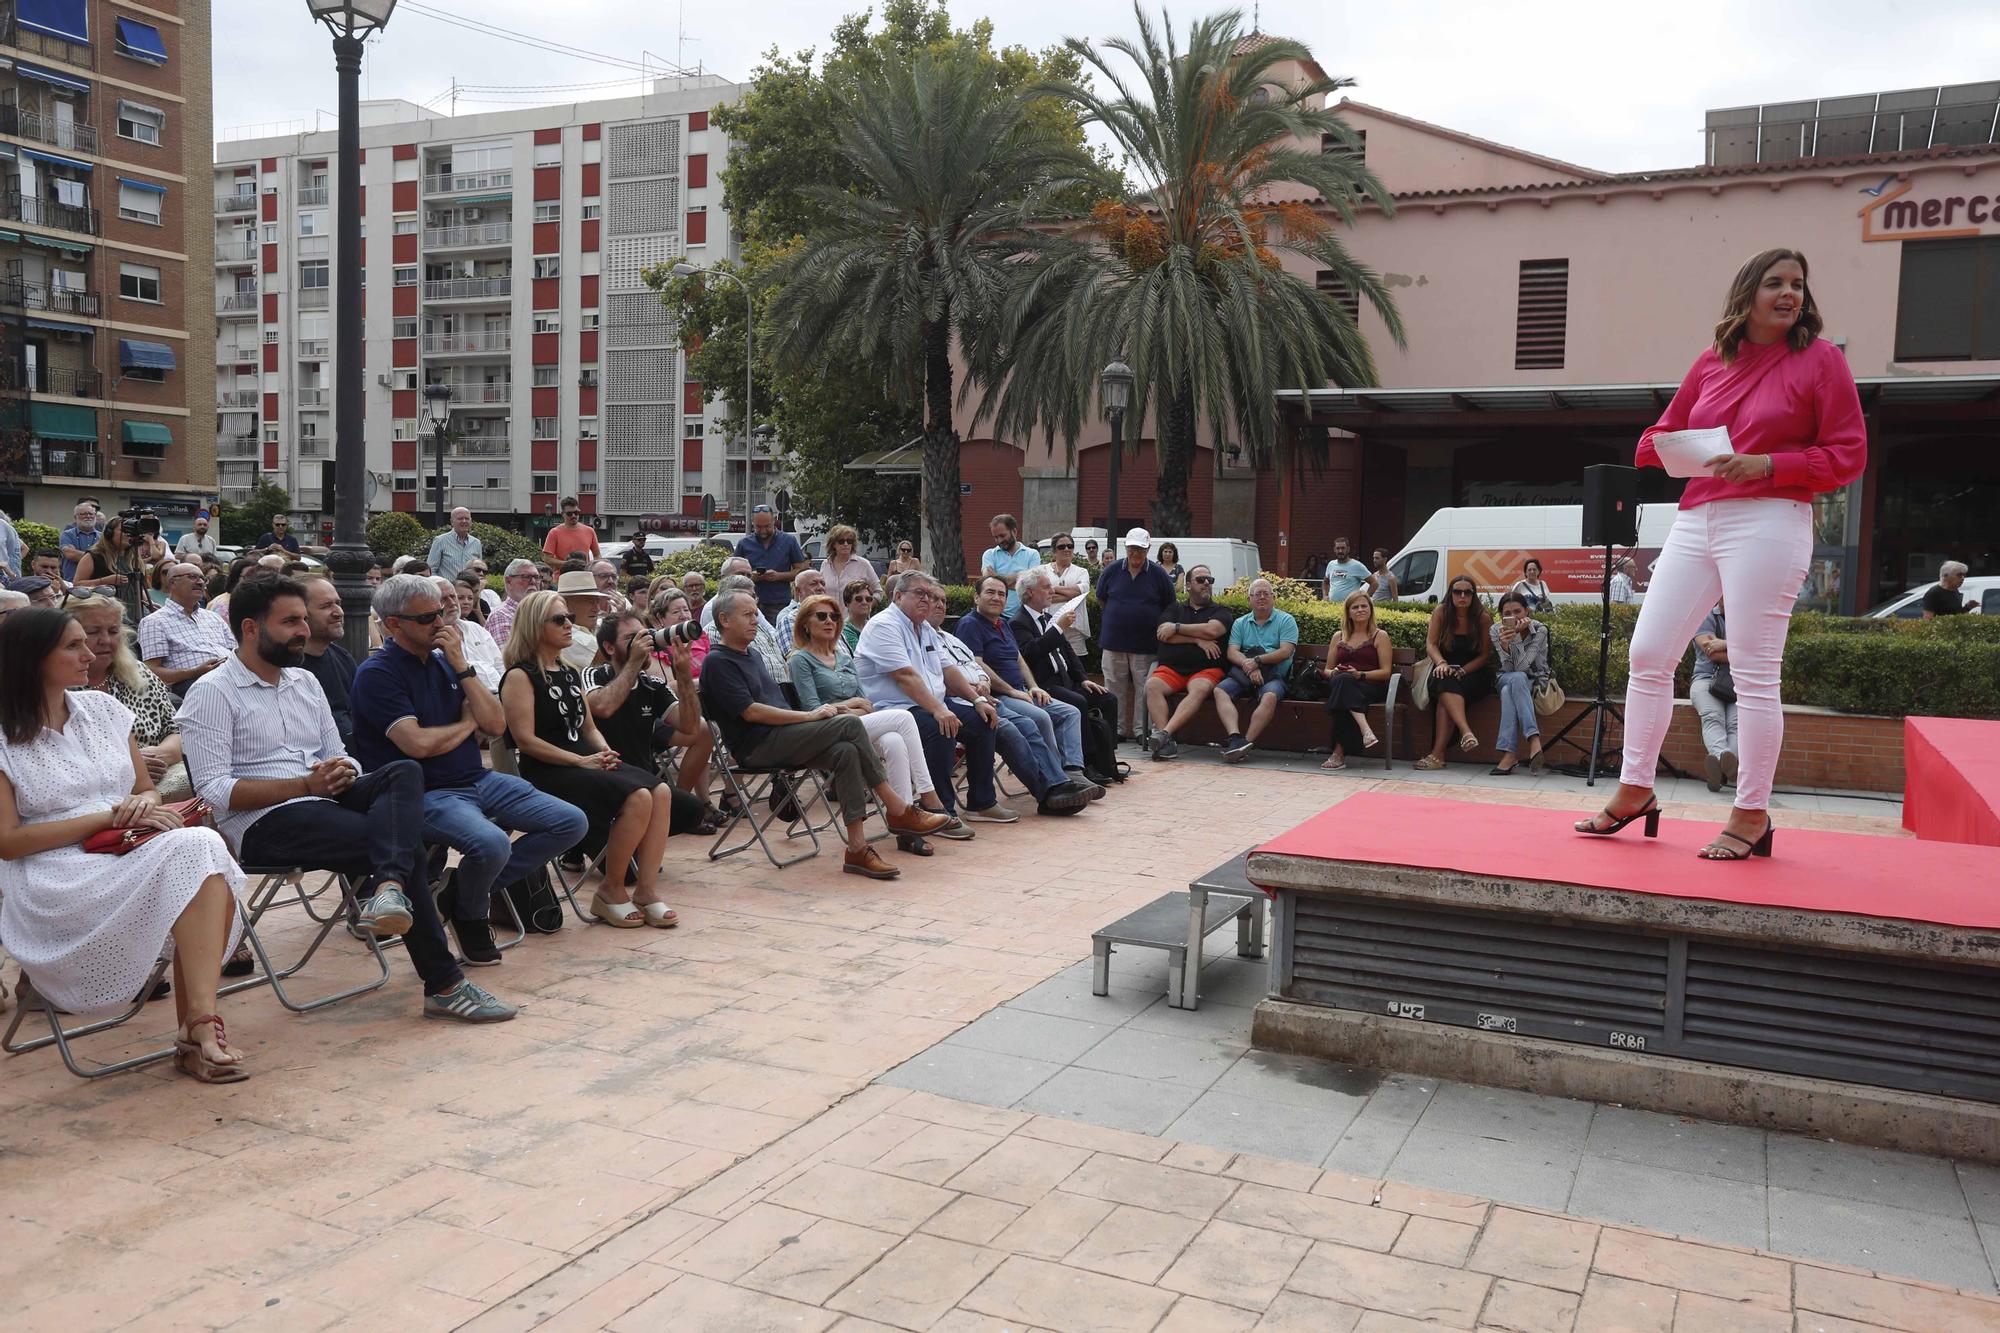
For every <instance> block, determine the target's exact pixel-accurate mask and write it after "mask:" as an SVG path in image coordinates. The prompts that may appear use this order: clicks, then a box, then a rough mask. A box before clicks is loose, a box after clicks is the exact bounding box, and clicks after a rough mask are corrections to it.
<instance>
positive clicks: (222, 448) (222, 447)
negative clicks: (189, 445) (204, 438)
mask: <svg viewBox="0 0 2000 1333" xmlns="http://www.w3.org/2000/svg"><path fill="white" fill-rule="evenodd" d="M215 456H216V457H217V458H262V457H263V456H264V445H263V442H262V441H261V440H259V439H258V438H257V437H256V436H255V435H218V436H216V437H215Z"/></svg>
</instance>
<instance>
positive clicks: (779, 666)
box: [701, 563, 792, 680]
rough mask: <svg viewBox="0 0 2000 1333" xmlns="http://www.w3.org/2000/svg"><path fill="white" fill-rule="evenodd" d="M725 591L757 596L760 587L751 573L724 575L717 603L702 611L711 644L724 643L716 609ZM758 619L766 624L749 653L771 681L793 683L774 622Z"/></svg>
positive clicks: (714, 602) (704, 625) (760, 628)
mask: <svg viewBox="0 0 2000 1333" xmlns="http://www.w3.org/2000/svg"><path fill="white" fill-rule="evenodd" d="M723 568H725V569H727V568H728V565H727V564H726V563H725V564H724V566H723ZM725 592H747V593H749V594H750V595H751V596H752V597H755V596H756V595H757V584H756V581H755V580H753V579H752V578H751V577H750V575H749V573H748V572H745V573H741V574H725V575H723V577H722V584H721V586H720V587H718V588H717V589H716V590H715V599H714V601H711V602H710V603H709V604H708V605H707V606H705V607H703V608H702V609H701V616H702V628H703V629H704V630H705V631H706V632H707V634H708V641H709V643H710V644H717V643H720V642H722V636H721V634H720V633H719V632H718V631H717V629H716V625H715V607H716V603H717V602H720V601H721V600H722V594H723V593H725ZM758 619H759V620H762V621H763V623H762V624H760V625H759V626H758V627H757V635H756V638H755V639H754V640H752V642H751V647H750V651H752V652H754V653H755V654H757V657H758V660H760V661H761V662H763V664H764V669H765V670H767V671H769V672H770V673H771V679H772V680H790V679H791V678H792V677H791V673H790V672H789V671H787V670H786V669H785V657H786V653H785V647H784V645H783V644H781V643H779V642H778V635H777V632H776V631H774V630H773V629H772V628H771V622H770V621H768V620H763V617H762V615H761V614H760V615H759V616H758Z"/></svg>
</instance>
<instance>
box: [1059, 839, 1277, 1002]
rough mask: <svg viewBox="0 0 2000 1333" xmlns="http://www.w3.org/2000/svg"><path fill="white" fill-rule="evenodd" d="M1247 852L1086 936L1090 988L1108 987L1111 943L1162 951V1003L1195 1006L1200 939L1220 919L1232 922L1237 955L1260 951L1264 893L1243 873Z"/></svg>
mask: <svg viewBox="0 0 2000 1333" xmlns="http://www.w3.org/2000/svg"><path fill="white" fill-rule="evenodd" d="M1248 856H1249V853H1248V852H1245V853H1243V854H1242V855H1241V856H1238V857H1236V858H1234V859H1233V860H1230V861H1227V862H1225V863H1223V864H1222V865H1219V866H1217V867H1216V868H1215V869H1214V870H1211V871H1209V872H1208V873H1207V874H1206V875H1203V876H1202V877H1201V878H1199V879H1197V880H1195V881H1194V882H1193V883H1191V884H1189V885H1188V887H1187V890H1186V891H1185V892H1174V893H1163V894H1161V895H1160V896H1159V897H1158V898H1155V899H1154V900H1153V901H1152V902H1150V903H1147V904H1146V905H1145V906H1144V907H1141V908H1140V909H1139V910H1138V911H1136V912H1132V913H1129V914H1128V915H1126V916H1122V917H1120V918H1118V919H1117V920H1116V921H1113V922H1112V923H1111V924H1110V925H1108V926H1105V927H1104V928H1103V929H1102V930H1099V931H1096V932H1095V933H1093V934H1092V935H1091V937H1090V943H1091V953H1092V958H1093V966H1092V971H1091V982H1090V993H1091V994H1093V995H1108V994H1110V993H1111V948H1112V946H1113V945H1116V944H1126V945H1131V946H1133V947H1136V948H1141V949H1165V950H1166V951H1167V1005H1168V1007H1169V1008H1173V1009H1196V1008H1199V1007H1200V1006H1201V955H1202V941H1204V940H1205V939H1207V938H1208V936H1209V934H1210V933H1211V932H1212V931H1214V930H1216V929H1217V928H1218V927H1220V926H1221V925H1222V924H1223V923H1224V922H1226V921H1230V920H1232V919H1233V920H1234V921H1235V922H1236V954H1237V957H1239V958H1262V957H1263V956H1264V894H1263V892H1262V891H1261V890H1259V889H1256V888H1254V887H1252V886H1251V884H1250V881H1249V878H1248V877H1247V876H1246V875H1245V873H1244V861H1245V859H1246V858H1247V857H1248Z"/></svg>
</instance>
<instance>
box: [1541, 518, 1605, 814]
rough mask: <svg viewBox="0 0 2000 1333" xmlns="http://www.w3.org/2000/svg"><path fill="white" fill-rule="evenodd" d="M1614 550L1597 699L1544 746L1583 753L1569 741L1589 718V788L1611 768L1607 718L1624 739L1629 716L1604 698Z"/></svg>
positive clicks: (1600, 630) (1600, 636) (1600, 633)
mask: <svg viewBox="0 0 2000 1333" xmlns="http://www.w3.org/2000/svg"><path fill="white" fill-rule="evenodd" d="M1612 549H1613V548H1612V547H1610V546H1606V547H1605V548H1604V586H1603V587H1602V588H1601V589H1600V593H1601V595H1602V597H1603V602H1602V606H1601V609H1600V613H1599V617H1598V627H1597V697H1596V698H1594V699H1592V700H1591V701H1590V702H1589V703H1588V704H1586V705H1584V708H1583V711H1582V712H1580V713H1578V714H1577V715H1576V716H1575V717H1573V718H1571V719H1570V720H1569V721H1567V722H1565V723H1563V727H1562V730H1561V731H1558V732H1557V733H1556V734H1555V736H1554V737H1553V738H1551V739H1549V740H1547V741H1544V742H1543V743H1542V745H1543V748H1544V749H1547V748H1549V747H1552V746H1556V745H1561V744H1564V743H1565V742H1567V743H1568V744H1569V745H1571V746H1573V747H1574V748H1575V749H1577V750H1579V751H1580V750H1582V749H1583V746H1582V745H1581V744H1580V743H1578V742H1576V741H1572V740H1569V739H1568V738H1569V734H1570V732H1572V731H1574V730H1576V728H1577V727H1578V726H1580V725H1581V724H1582V723H1583V720H1584V719H1585V718H1589V719H1590V720H1591V727H1590V759H1589V763H1588V764H1587V766H1586V767H1585V769H1584V779H1583V781H1584V785H1585V786H1587V787H1595V786H1596V785H1597V774H1598V771H1599V769H1600V768H1608V767H1609V765H1607V764H1603V763H1601V762H1600V761H1601V759H1602V757H1603V753H1604V719H1605V718H1606V717H1607V716H1609V717H1610V718H1612V719H1613V720H1614V721H1616V722H1617V723H1618V733H1619V735H1620V736H1621V737H1622V736H1623V735H1624V733H1625V714H1624V713H1622V712H1620V711H1619V709H1618V706H1617V705H1616V704H1614V703H1612V702H1611V701H1610V700H1608V699H1606V698H1605V697H1604V687H1605V677H1606V676H1608V675H1609V674H1610V671H1611V560H1612ZM1621 757H1622V756H1621Z"/></svg>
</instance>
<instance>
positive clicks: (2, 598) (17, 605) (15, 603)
mask: <svg viewBox="0 0 2000 1333" xmlns="http://www.w3.org/2000/svg"><path fill="white" fill-rule="evenodd" d="M28 606H29V602H28V594H26V593H24V592H15V591H14V590H13V589H12V588H0V622H4V621H5V620H6V619H7V617H8V616H11V615H13V614H14V613H15V612H16V611H25V610H27V609H28Z"/></svg>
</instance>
